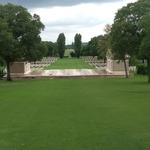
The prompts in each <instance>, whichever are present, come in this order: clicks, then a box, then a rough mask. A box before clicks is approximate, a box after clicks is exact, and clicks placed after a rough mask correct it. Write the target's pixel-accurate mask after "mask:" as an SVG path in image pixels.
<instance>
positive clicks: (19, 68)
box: [10, 62, 31, 75]
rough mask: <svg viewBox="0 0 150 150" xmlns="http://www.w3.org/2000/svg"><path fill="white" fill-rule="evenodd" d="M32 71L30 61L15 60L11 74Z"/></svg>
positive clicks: (11, 67)
mask: <svg viewBox="0 0 150 150" xmlns="http://www.w3.org/2000/svg"><path fill="white" fill-rule="evenodd" d="M29 72H31V68H30V63H28V62H14V63H12V64H11V65H10V73H11V75H23V74H27V73H29Z"/></svg>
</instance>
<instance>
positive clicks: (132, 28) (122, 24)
mask: <svg viewBox="0 0 150 150" xmlns="http://www.w3.org/2000/svg"><path fill="white" fill-rule="evenodd" d="M149 10H150V3H149V1H148V0H139V1H138V2H135V3H130V4H128V5H127V6H126V7H123V8H122V9H120V10H119V11H118V13H117V14H116V17H115V20H114V24H113V26H112V31H111V41H112V52H113V53H114V55H115V56H116V57H117V58H118V59H119V60H123V61H124V65H125V71H126V77H128V73H127V67H126V61H125V60H126V56H127V55H130V56H131V57H132V56H135V55H137V54H138V51H139V47H140V43H141V39H142V38H141V27H140V21H141V20H142V18H143V16H144V15H145V13H147V12H148V11H149Z"/></svg>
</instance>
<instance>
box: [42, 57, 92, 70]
mask: <svg viewBox="0 0 150 150" xmlns="http://www.w3.org/2000/svg"><path fill="white" fill-rule="evenodd" d="M45 69H93V67H92V66H90V65H89V64H88V63H86V62H84V61H83V60H82V59H77V58H64V59H59V60H58V61H56V62H55V63H54V64H52V65H49V66H48V67H46V68H45Z"/></svg>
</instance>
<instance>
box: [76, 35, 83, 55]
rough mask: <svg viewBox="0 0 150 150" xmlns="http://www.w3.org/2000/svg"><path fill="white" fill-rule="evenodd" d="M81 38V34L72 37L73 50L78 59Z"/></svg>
mask: <svg viewBox="0 0 150 150" xmlns="http://www.w3.org/2000/svg"><path fill="white" fill-rule="evenodd" d="M81 38H82V37H81V34H76V35H75V37H74V50H75V54H76V57H77V58H79V57H80V54H81V46H82V41H81Z"/></svg>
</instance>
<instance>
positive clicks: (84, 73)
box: [12, 69, 125, 78]
mask: <svg viewBox="0 0 150 150" xmlns="http://www.w3.org/2000/svg"><path fill="white" fill-rule="evenodd" d="M92 76H110V77H111V76H125V73H124V72H117V73H109V72H106V71H105V70H99V69H63V70H36V71H31V72H30V73H27V74H24V75H20V76H18V75H17V76H12V77H13V78H44V77H92Z"/></svg>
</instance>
